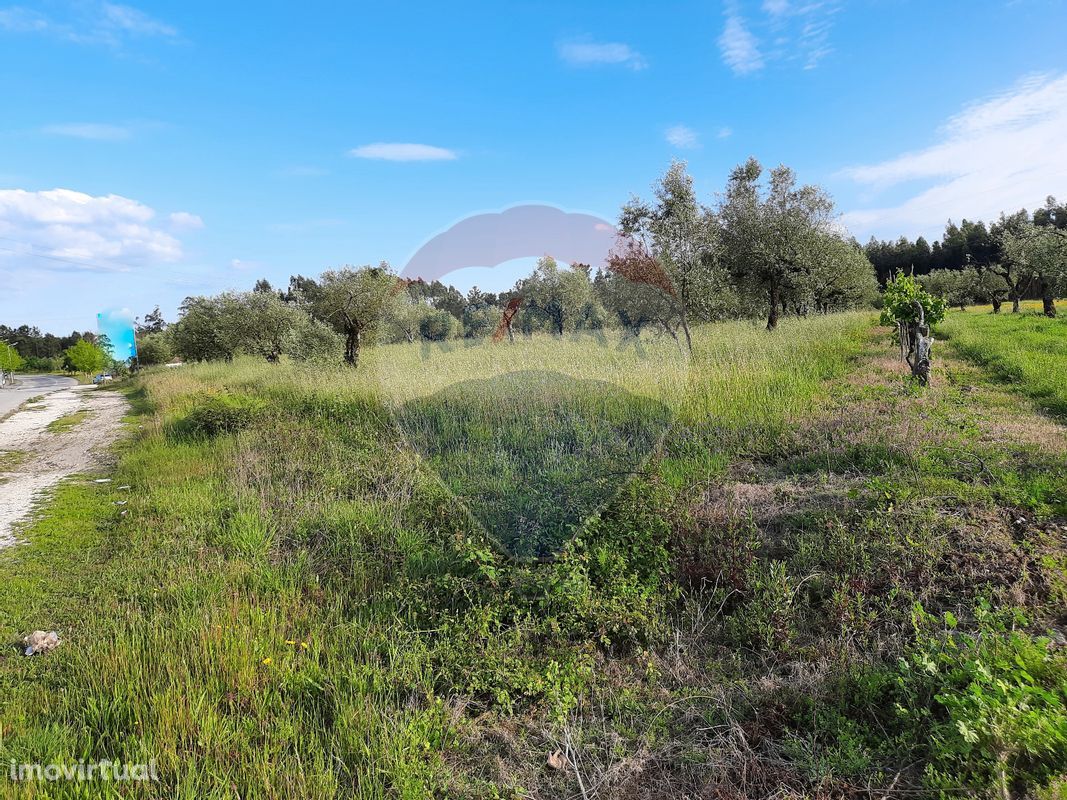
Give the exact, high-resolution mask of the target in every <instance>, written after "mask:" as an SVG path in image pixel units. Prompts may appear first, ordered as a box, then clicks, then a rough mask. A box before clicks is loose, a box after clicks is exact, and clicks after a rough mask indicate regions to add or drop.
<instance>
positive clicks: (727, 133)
mask: <svg viewBox="0 0 1067 800" xmlns="http://www.w3.org/2000/svg"><path fill="white" fill-rule="evenodd" d="M733 135H734V129H733V128H728V127H726V126H725V125H724V126H723V127H721V128H719V132H718V133H716V134H715V136H716V138H719V139H729V138H730V137H731V136H733Z"/></svg>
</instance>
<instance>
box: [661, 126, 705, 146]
mask: <svg viewBox="0 0 1067 800" xmlns="http://www.w3.org/2000/svg"><path fill="white" fill-rule="evenodd" d="M664 136H665V138H666V139H667V142H668V143H669V144H670V145H671V146H672V147H680V148H683V149H687V150H688V149H691V148H693V147H696V146H697V145H699V144H700V138H699V137H698V136H697V132H696V131H695V130H693V129H692V128H689V127H687V126H685V125H674V126H672V127H670V128H667V132H666V133H665V134H664Z"/></svg>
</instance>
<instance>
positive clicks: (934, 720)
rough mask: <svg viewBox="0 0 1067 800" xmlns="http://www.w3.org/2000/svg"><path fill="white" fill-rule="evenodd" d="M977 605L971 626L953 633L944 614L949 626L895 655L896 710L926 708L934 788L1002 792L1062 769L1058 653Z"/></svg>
mask: <svg viewBox="0 0 1067 800" xmlns="http://www.w3.org/2000/svg"><path fill="white" fill-rule="evenodd" d="M920 613H921V612H920ZM977 614H978V632H977V633H975V634H970V633H960V632H957V631H956V630H955V628H956V624H957V623H956V620H955V618H954V617H953V616H952V615H951V614H946V615H945V623H946V627H947V628H948V630H947V631H946V632H944V633H942V634H941V635H937V636H928V637H924V638H921V639H920V643H919V646H918V647H917V648H916V649H915V651H914V652H912V653H911V654H910V655H909V657H907V658H905V659H902V660H901V663H900V669H899V678H898V680H899V685H900V700H899V701H898V709H899V710H900V713H901V714H902V715H904V716H905V717H906V718H912V719H915V720H917V721H923V722H925V721H926V718H927V715H929V720H928V721H929V725H930V731H929V741H930V747H931V752H930V758H929V761H928V764H927V769H926V777H927V780H928V782H929V783H930V784H931V786H932V787H933V788H938V789H957V788H960V787H965V788H968V789H977V790H986V791H992V790H994V789H996V790H999V791H1000V792H1001V793H1002V794H1003V795H1004V796H1007V794H1008V793H1009V790H1010V791H1011V793H1013V794H1014V793H1015V792H1016V791H1017V790H1019V789H1025V788H1033V787H1036V786H1042V785H1045V784H1046V783H1048V781H1049V780H1051V779H1052V778H1054V777H1055V776H1057V775H1060V774H1062V773H1063V772H1064V771H1065V770H1067V657H1065V655H1064V653H1063V652H1062V651H1061V650H1054V649H1050V647H1049V640H1048V639H1046V638H1042V637H1037V638H1034V637H1031V636H1028V635H1026V634H1024V633H1020V632H1019V631H1016V630H1011V629H1009V628H1008V626H1007V624H1006V621H1005V619H1004V615H997V614H994V613H992V612H991V611H990V610H989V608H988V606H986V605H984V604H980V605H979V607H978V609H977Z"/></svg>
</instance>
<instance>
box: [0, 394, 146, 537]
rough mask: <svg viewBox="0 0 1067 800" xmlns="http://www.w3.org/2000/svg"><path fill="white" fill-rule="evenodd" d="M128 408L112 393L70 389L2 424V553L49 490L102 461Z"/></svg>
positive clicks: (0, 467)
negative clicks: (51, 427) (18, 527)
mask: <svg viewBox="0 0 1067 800" xmlns="http://www.w3.org/2000/svg"><path fill="white" fill-rule="evenodd" d="M126 409H127V403H126V400H125V399H124V398H123V397H122V395H120V394H118V393H116V392H111V391H98V390H97V389H96V388H95V387H92V386H74V387H71V388H67V389H63V390H61V391H57V392H53V393H52V394H49V395H47V396H46V397H44V399H42V400H41V401H40V402H38V403H34V404H31V405H29V406H27V407H25V408H23V409H21V410H19V411H16V412H15V413H14V414H13V415H12V416H10V417H8V418H7V419H6V420H4V421H3V422H0V549H3V548H5V547H9V546H10V545H12V544H14V543H15V530H16V526H17V524H18V523H19V522H21V521H22V520H24V519H25V518H26V517H27V516H28V515H29V514H30V512H31V511H32V510H33V507H34V504H35V503H37V502H38V501H39V500H40V499H41V498H42V496H43V495H44V494H45V493H46V492H47V490H48V489H50V488H52V487H53V486H55V485H56V484H57V483H59V482H60V481H61V480H63V479H64V478H66V477H67V476H69V475H73V474H75V473H78V472H86V471H89V470H91V469H93V468H94V467H99V466H101V465H102V464H104V463H106V448H107V445H108V444H110V443H111V442H112V441H113V440H114V438H115V436H116V435H117V434H118V432H119V430H120V427H121V422H122V416H123V414H125V413H126ZM71 415H75V416H71ZM57 420H59V421H60V422H59V423H58V425H57V426H54V427H53V429H52V430H49V425H51V423H54V422H56V421H57Z"/></svg>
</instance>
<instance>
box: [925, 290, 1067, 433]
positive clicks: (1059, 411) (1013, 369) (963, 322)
mask: <svg viewBox="0 0 1067 800" xmlns="http://www.w3.org/2000/svg"><path fill="white" fill-rule="evenodd" d="M1039 308H1040V304H1039V303H1037V304H1035V303H1027V304H1025V306H1024V311H1023V312H1022V313H1019V314H1009V313H1003V312H1002V313H1000V314H996V315H994V314H990V313H989V312H988V309H984V308H973V309H969V310H968V311H967V312H965V313H959V312H956V313H952V312H950V313H949V314H948V316H947V317H946V319H945V321H944V323H943V324H942V325H941V330H942V331H943V332H944V334H945V335H946V336H947V337H948V338H949V341H950V342H951V345H952V346H953V347H955V348H956V349H957V350H958V351H959V352H960V353H961V354H963V355H965V356H966V357H967V358H969V359H971V360H972V361H975V362H976V363H978V364H981V365H983V366H984V367H987V368H988V369H989V370H990V371H992V372H993V373H994V374H996V375H998V376H1000V377H1001V378H1003V379H1004V380H1006V381H1009V382H1011V383H1012V384H1013V385H1015V386H1017V387H1018V389H1019V390H1020V391H1021V392H1022V393H1024V394H1026V395H1029V396H1030V397H1032V398H1033V399H1034V400H1035V401H1037V402H1038V403H1040V404H1041V405H1042V406H1044V407H1045V408H1047V409H1048V410H1049V411H1051V412H1052V413H1054V414H1056V415H1058V416H1061V417H1067V308H1065V309H1063V313H1061V315H1060V316H1059V317H1056V318H1055V319H1049V318H1048V317H1045V316H1043V315H1041V314H1040V313H1038V310H1037V309H1039ZM983 312H984V313H983Z"/></svg>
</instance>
